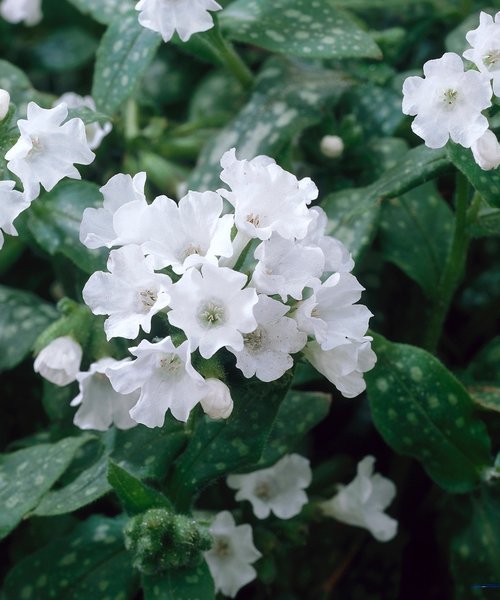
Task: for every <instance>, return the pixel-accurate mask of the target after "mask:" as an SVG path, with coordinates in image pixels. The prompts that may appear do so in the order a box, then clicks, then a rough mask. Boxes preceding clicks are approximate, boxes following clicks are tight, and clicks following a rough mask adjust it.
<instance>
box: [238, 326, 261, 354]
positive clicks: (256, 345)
mask: <svg viewBox="0 0 500 600" xmlns="http://www.w3.org/2000/svg"><path fill="white" fill-rule="evenodd" d="M243 343H244V344H245V348H246V349H247V350H248V351H249V352H258V351H259V350H261V349H262V345H263V343H264V332H263V331H262V329H261V328H260V327H257V329H256V330H255V331H252V332H251V333H247V334H245V335H244V336H243Z"/></svg>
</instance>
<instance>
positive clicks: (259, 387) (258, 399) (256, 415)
mask: <svg viewBox="0 0 500 600" xmlns="http://www.w3.org/2000/svg"><path fill="white" fill-rule="evenodd" d="M242 379H243V378H241V379H240V380H238V381H235V382H234V383H231V385H230V388H231V395H232V397H233V400H234V410H233V413H232V415H231V416H230V417H229V419H227V420H217V421H214V420H211V419H209V418H208V417H204V418H203V420H201V421H200V422H199V423H198V424H197V426H196V429H195V431H194V433H193V434H192V437H191V441H190V443H189V445H188V447H187V448H186V450H185V452H184V453H183V454H182V455H181V456H180V458H179V459H178V460H177V462H176V468H175V470H174V473H173V477H172V479H171V482H170V483H171V485H170V490H171V494H170V496H169V497H170V498H171V499H172V500H173V502H174V504H176V506H178V507H179V508H180V509H181V510H186V509H188V508H189V505H190V501H191V500H192V498H193V496H194V495H195V494H197V493H198V492H199V491H200V490H201V488H203V487H204V486H206V485H208V484H209V483H211V482H212V481H214V480H215V479H218V478H220V477H224V476H225V475H227V474H228V473H232V472H235V471H242V470H245V468H247V467H249V466H252V465H254V464H255V463H257V462H258V461H259V460H260V458H261V456H262V454H263V452H264V448H265V445H266V442H267V440H268V438H269V435H270V433H271V431H272V429H273V426H274V422H275V419H276V415H277V413H278V411H279V408H280V404H281V402H282V401H283V398H284V397H285V394H286V393H287V390H288V387H289V386H290V382H291V377H290V376H289V375H285V376H283V377H282V378H281V379H278V380H277V381H273V382H272V383H266V384H262V382H260V381H258V380H256V379H255V378H254V379H251V380H246V379H245V380H244V381H243V380H242Z"/></svg>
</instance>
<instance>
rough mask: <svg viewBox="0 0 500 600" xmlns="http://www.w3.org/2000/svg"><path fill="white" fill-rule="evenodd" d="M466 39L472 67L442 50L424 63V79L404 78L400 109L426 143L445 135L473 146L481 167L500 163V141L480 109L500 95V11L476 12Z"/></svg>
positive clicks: (437, 143)
mask: <svg viewBox="0 0 500 600" xmlns="http://www.w3.org/2000/svg"><path fill="white" fill-rule="evenodd" d="M465 37H466V39H467V41H468V42H469V44H470V45H471V46H472V47H471V48H469V49H468V50H466V51H465V52H464V53H463V56H464V58H466V59H467V60H468V61H471V63H472V64H473V66H474V67H476V68H477V69H478V70H476V69H474V68H473V69H468V70H464V63H463V60H462V59H461V57H460V56H459V55H458V54H456V53H454V52H446V53H445V54H443V56H442V57H441V58H439V59H436V60H430V61H428V62H426V63H425V64H424V67H423V70H424V78H422V77H408V78H407V79H406V80H405V82H404V84H403V112H404V113H405V114H407V115H411V116H415V119H414V120H413V122H412V125H411V127H412V129H413V131H414V132H415V133H416V134H417V135H418V136H420V137H421V138H422V139H423V140H424V142H425V145H426V146H428V147H429V148H442V147H443V146H445V145H446V143H447V142H448V140H449V139H451V140H452V141H453V142H456V143H457V144H460V145H462V146H464V147H465V148H471V150H472V155H473V157H474V160H475V161H476V163H477V164H478V165H479V166H480V167H481V169H483V170H490V169H495V168H497V167H498V166H499V165H500V144H499V143H498V141H497V139H496V136H495V134H494V133H493V132H492V131H491V130H490V129H489V122H488V119H487V117H486V116H485V115H484V114H483V111H484V110H486V109H487V108H489V107H490V106H491V105H492V101H491V98H492V95H495V96H497V97H498V96H499V95H500V12H498V13H497V14H496V15H495V18H494V19H493V17H492V16H491V15H488V14H487V13H485V12H481V14H480V24H479V27H478V28H477V29H474V30H472V31H469V32H468V33H467V34H466V36H465Z"/></svg>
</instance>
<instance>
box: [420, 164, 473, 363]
mask: <svg viewBox="0 0 500 600" xmlns="http://www.w3.org/2000/svg"><path fill="white" fill-rule="evenodd" d="M468 187H469V184H468V181H467V179H466V177H465V176H464V175H462V173H458V174H457V186H456V193H455V228H454V231H453V238H452V241H451V246H450V250H449V253H448V257H447V259H446V263H445V266H444V269H443V272H442V274H441V278H440V281H439V284H438V287H437V291H436V296H435V301H434V304H433V306H432V307H431V313H430V317H429V320H428V322H427V326H426V329H425V331H424V339H423V347H424V348H425V349H427V350H429V352H436V349H437V346H438V343H439V340H440V338H441V334H442V331H443V326H444V322H445V319H446V315H447V314H448V310H449V308H450V304H451V301H452V299H453V295H454V294H455V292H456V290H457V288H458V286H459V284H460V282H461V280H462V277H463V275H464V271H465V263H466V259H467V251H468V248H469V242H470V236H469V234H468V233H467V207H468V195H469V194H468Z"/></svg>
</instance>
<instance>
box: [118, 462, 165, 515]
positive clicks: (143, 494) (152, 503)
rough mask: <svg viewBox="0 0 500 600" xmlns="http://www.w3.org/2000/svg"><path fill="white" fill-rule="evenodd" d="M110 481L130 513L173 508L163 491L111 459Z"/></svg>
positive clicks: (135, 513)
mask: <svg viewBox="0 0 500 600" xmlns="http://www.w3.org/2000/svg"><path fill="white" fill-rule="evenodd" d="M108 482H109V484H110V485H111V487H112V488H113V489H114V491H115V492H116V495H117V496H118V498H119V500H120V502H121V504H122V506H123V508H124V509H125V510H126V511H127V512H128V513H129V514H130V515H137V514H140V513H143V512H146V511H147V510H149V509H150V508H167V509H169V508H171V504H170V502H169V501H168V500H167V498H166V497H165V496H164V495H163V494H162V493H161V492H159V491H157V490H155V489H153V488H152V487H150V486H149V485H146V484H145V483H143V482H142V481H141V480H140V479H138V478H137V477H135V476H134V475H131V474H130V473H128V472H127V471H126V470H125V469H122V468H121V467H119V466H118V465H117V464H115V463H113V462H111V461H110V462H109V466H108Z"/></svg>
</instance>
